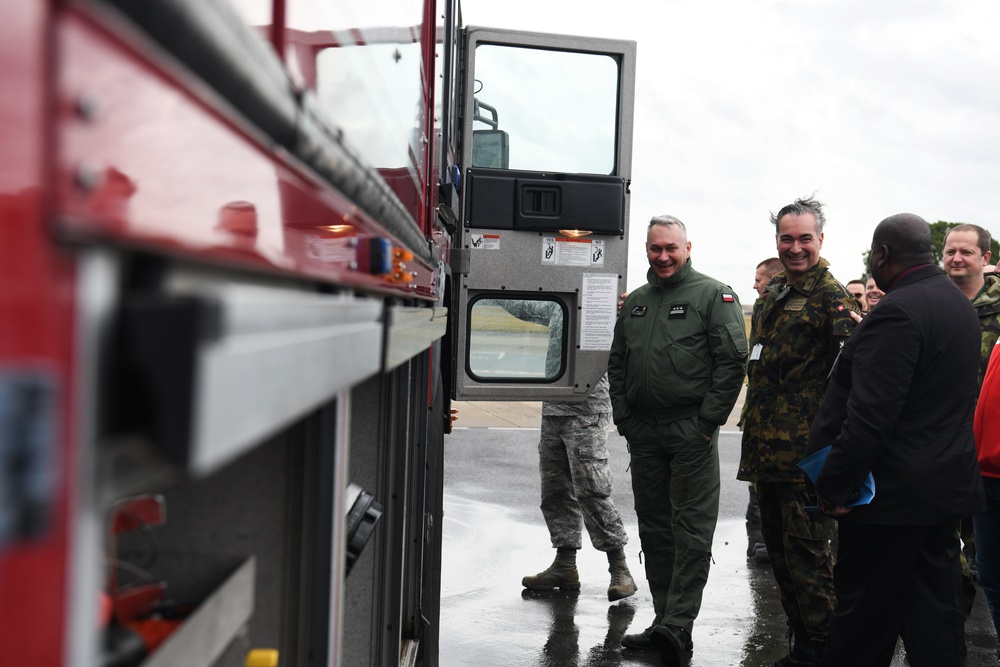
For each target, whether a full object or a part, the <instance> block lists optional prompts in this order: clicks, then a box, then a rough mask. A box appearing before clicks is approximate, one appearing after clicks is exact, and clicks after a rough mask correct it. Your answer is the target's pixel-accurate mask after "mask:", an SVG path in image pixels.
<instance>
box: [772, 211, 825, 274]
mask: <svg viewBox="0 0 1000 667" xmlns="http://www.w3.org/2000/svg"><path fill="white" fill-rule="evenodd" d="M776 239H777V248H778V258H779V259H780V260H781V265H782V266H784V267H785V275H786V276H788V279H789V280H796V279H797V278H799V277H801V276H802V275H803V274H804V273H805V272H806V271H808V270H809V269H811V268H812V267H814V266H816V265H817V264H818V263H819V251H820V250H821V249H822V248H823V234H822V233H821V232H820V231H819V225H818V224H817V222H816V216H815V215H813V214H812V213H804V214H802V215H795V214H793V213H786V214H785V215H783V216H781V220H779V221H778V234H777V237H776Z"/></svg>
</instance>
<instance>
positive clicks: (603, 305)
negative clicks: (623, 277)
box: [580, 273, 618, 350]
mask: <svg viewBox="0 0 1000 667" xmlns="http://www.w3.org/2000/svg"><path fill="white" fill-rule="evenodd" d="M617 292H618V276H617V275H615V274H613V273H585V274H583V289H582V290H581V293H580V306H581V309H580V349H581V350H610V349H611V340H612V338H614V335H615V310H616V309H617V307H618V294H617Z"/></svg>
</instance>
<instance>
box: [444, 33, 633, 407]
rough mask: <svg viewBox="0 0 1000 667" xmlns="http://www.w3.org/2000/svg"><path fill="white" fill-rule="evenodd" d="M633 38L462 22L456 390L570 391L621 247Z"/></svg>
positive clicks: (606, 325)
mask: <svg viewBox="0 0 1000 667" xmlns="http://www.w3.org/2000/svg"><path fill="white" fill-rule="evenodd" d="M635 53H636V45H635V43H634V42H630V41H617V40H607V39H593V38H580V37H569V36H560V35H548V34H536V33H529V32H518V31H506V30H494V29H489V28H468V29H467V31H466V35H465V49H464V57H465V63H464V64H465V77H466V78H465V80H464V81H463V83H462V86H463V120H462V122H463V127H462V136H463V137H466V138H467V140H466V141H464V142H463V144H462V153H461V160H462V164H463V165H465V167H464V168H463V170H462V176H463V178H462V188H463V212H462V225H461V228H460V229H459V231H458V233H457V234H456V241H455V247H454V249H453V253H452V274H453V285H454V286H455V288H456V289H455V299H454V300H455V317H454V318H453V320H452V326H453V327H454V329H453V332H452V333H453V336H454V339H455V341H456V345H455V348H454V354H455V360H454V368H455V371H456V376H457V377H456V378H455V385H454V387H455V390H454V397H455V399H456V400H519V401H534V400H551V401H567V402H573V401H580V400H583V398H584V397H585V396H586V395H587V394H588V393H589V392H590V390H591V389H593V387H594V386H595V385H596V384H597V383H598V382H599V381H600V379H601V377H602V376H603V375H604V373H605V372H606V370H607V361H608V350H609V349H610V346H611V338H612V335H613V332H614V325H615V320H616V317H617V301H618V295H619V294H621V293H622V291H624V288H625V275H626V261H627V257H628V237H629V234H628V212H629V183H630V181H631V163H632V117H633V98H634V94H635V91H634V89H635Z"/></svg>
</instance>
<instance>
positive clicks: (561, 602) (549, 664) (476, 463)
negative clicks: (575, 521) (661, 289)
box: [440, 428, 997, 667]
mask: <svg viewBox="0 0 1000 667" xmlns="http://www.w3.org/2000/svg"><path fill="white" fill-rule="evenodd" d="M537 442H538V429H525V428H520V429H518V428H513V429H509V428H456V429H455V432H454V433H453V434H452V435H450V436H446V439H445V500H444V502H445V508H444V510H445V516H444V554H443V573H442V590H441V595H442V600H441V628H440V637H441V639H440V664H441V665H442V666H444V667H452V666H455V665H476V666H484V667H493V666H498V667H499V666H503V667H507V666H510V667H514V666H518V667H520V666H523V667H529V666H532V667H534V666H537V667H583V666H587V667H596V666H603V665H627V666H631V665H659V664H660V661H659V654H658V653H656V652H643V651H635V650H630V649H623V648H622V647H621V638H622V636H623V635H625V634H626V633H627V632H639V631H641V630H642V629H644V628H645V627H647V626H648V625H649V624H650V623H651V622H652V620H653V605H652V599H651V598H650V596H649V592H648V590H646V588H647V587H646V585H645V574H644V569H643V565H641V564H640V562H639V551H640V548H639V536H638V529H637V524H636V518H635V511H634V509H633V506H632V489H631V479H630V475H629V474H628V473H627V472H626V466H627V464H628V455H627V452H626V449H625V441H624V439H623V438H621V437H620V436H618V435H617V434H615V433H614V432H612V434H611V436H610V437H609V441H608V448H609V451H610V453H611V459H612V469H613V471H614V476H615V477H614V483H615V489H614V496H613V498H614V501H615V503H616V505H617V506H618V509H619V511H620V512H621V514H622V518H623V520H624V522H625V528H626V530H627V532H628V535H629V543H628V545H627V546H626V547H625V551H626V554H627V555H628V559H629V568H630V570H631V571H632V575H633V577H634V578H635V580H636V584H637V585H638V586H639V591H638V592H637V593H636V594H635V595H634V596H632V597H630V598H626V599H624V600H620V601H618V602H614V603H609V602H608V600H607V586H608V579H609V577H608V572H607V570H608V563H607V558H606V557H605V555H604V554H603V553H600V552H598V551H596V550H595V549H594V548H593V547H592V546H591V545H590V543H589V539H588V538H587V537H586V533H584V547H583V548H582V549H581V550H580V551H579V553H578V556H577V567H578V569H579V571H580V580H581V583H582V587H581V590H580V591H577V592H573V593H569V592H561V591H559V590H555V591H552V592H547V593H532V592H530V591H526V590H525V589H523V588H522V587H521V577H523V576H524V575H527V574H535V573H537V572H539V571H541V570H543V569H545V568H546V567H547V566H548V565H549V564H550V563H551V561H552V558H553V557H554V555H555V551H554V550H553V549H552V548H551V546H550V543H549V538H548V532H547V531H546V529H545V524H544V521H543V520H542V516H541V512H540V510H539V509H538V501H539V480H538V461H537V459H538V457H537V450H536V446H537ZM739 442H740V434H739V433H738V432H729V431H724V432H723V433H722V435H721V436H720V445H719V449H720V462H721V466H720V467H721V475H722V496H721V502H720V511H719V525H718V528H717V530H716V533H715V543H714V545H713V559H714V562H713V565H712V570H711V574H710V577H709V581H708V585H707V587H706V588H705V594H704V601H703V603H702V609H701V613H700V615H699V617H698V619H697V621H696V622H695V626H694V632H693V634H692V638H693V641H694V657H693V659H692V661H691V666H692V667H736V666H747V667H758V666H760V665H769V664H770V663H772V662H774V661H775V660H777V659H779V658H781V657H782V656H784V655H785V654H786V653H787V652H788V645H787V640H786V638H785V622H784V614H783V612H782V610H781V606H780V603H779V602H778V593H777V590H776V589H775V586H774V579H773V576H772V575H771V571H770V566H769V565H767V564H763V565H756V564H754V563H753V562H748V560H747V558H746V550H747V535H746V525H745V513H746V506H747V493H748V492H747V485H746V483H744V482H739V481H737V480H736V467H737V464H738V462H739V449H740V445H739ZM891 567H892V564H891V563H886V568H887V572H888V571H889V570H890V569H891ZM966 642H967V644H968V646H969V658H968V662H967V665H968V667H980V666H983V667H985V666H986V665H996V664H997V662H996V661H995V660H994V659H993V650H995V647H996V639H995V635H994V633H993V628H992V624H991V623H990V619H989V614H988V612H987V610H986V606H985V603H984V602H983V596H982V593H981V592H980V593H979V594H978V595H977V598H976V605H975V609H974V611H973V614H972V617H971V618H970V619H969V621H968V622H967V623H966ZM991 647H992V648H991ZM903 655H904V654H903V651H902V649H898V650H897V653H896V657H895V658H894V660H893V663H892V664H893V666H897V665H898V666H902V665H905V664H906V663H905V662H904V658H903ZM845 667H849V666H845Z"/></svg>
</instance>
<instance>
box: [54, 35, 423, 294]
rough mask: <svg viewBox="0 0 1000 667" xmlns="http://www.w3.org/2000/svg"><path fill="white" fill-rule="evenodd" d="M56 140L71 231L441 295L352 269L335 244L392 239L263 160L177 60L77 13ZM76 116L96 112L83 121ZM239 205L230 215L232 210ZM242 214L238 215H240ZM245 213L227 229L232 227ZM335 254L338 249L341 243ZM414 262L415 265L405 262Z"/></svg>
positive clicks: (299, 177)
mask: <svg viewBox="0 0 1000 667" xmlns="http://www.w3.org/2000/svg"><path fill="white" fill-rule="evenodd" d="M58 39H59V42H60V54H61V58H60V62H59V68H58V72H59V82H58V94H59V98H60V110H61V111H60V113H61V117H60V121H61V123H60V134H59V150H58V154H57V173H56V178H57V181H56V182H57V195H58V211H57V213H58V217H59V222H60V229H61V230H62V231H63V232H64V233H65V234H67V235H71V236H84V237H88V238H103V239H110V240H115V241H120V242H124V243H129V244H135V245H141V246H147V247H156V248H160V249H162V250H164V251H166V252H173V253H177V254H181V255H186V256H193V257H197V258H199V259H201V260H204V261H209V262H218V263H229V264H240V265H244V266H248V267H254V268H258V269H262V270H270V271H280V272H284V273H292V274H298V275H303V276H309V277H314V278H318V279H322V280H325V281H331V282H336V283H342V284H345V285H351V286H357V287H361V288H367V289H373V290H376V291H383V292H404V293H406V294H408V295H416V296H422V297H425V298H426V297H429V296H432V295H433V294H434V292H435V290H436V289H437V288H436V287H435V284H434V281H433V279H434V275H433V274H432V271H431V267H429V266H426V265H424V264H423V263H422V262H411V266H410V267H409V268H410V270H411V271H412V272H414V273H415V277H414V279H413V280H412V281H409V282H407V281H402V282H400V281H399V280H398V279H397V278H394V277H393V276H392V275H380V276H372V275H365V274H362V273H360V272H358V271H355V270H353V269H352V268H351V267H352V265H353V264H352V263H353V261H354V259H353V258H352V257H351V255H350V253H348V252H346V251H343V252H340V251H338V252H330V251H328V249H327V248H326V247H325V244H328V243H329V241H328V240H329V239H330V238H338V239H342V241H341V243H342V244H344V245H346V241H344V239H347V238H363V237H388V236H389V235H388V234H387V233H386V232H385V231H384V230H383V229H382V228H381V227H379V226H378V225H377V224H376V223H375V222H374V221H372V220H371V219H370V218H369V217H367V216H366V215H365V214H364V213H363V212H361V211H360V210H358V208H357V207H356V206H354V205H353V204H352V203H351V202H350V201H347V200H346V199H344V198H343V197H342V196H340V195H339V194H338V193H336V192H335V191H334V190H332V189H330V188H327V187H324V186H323V185H321V184H320V182H319V181H318V180H315V179H311V178H310V177H309V175H308V173H307V172H305V171H300V170H298V169H297V167H296V166H295V164H294V163H292V162H288V161H287V160H286V161H283V160H282V159H281V158H282V153H281V151H278V152H273V153H269V152H268V151H267V150H266V149H265V147H264V145H263V142H262V141H261V140H259V138H257V137H255V135H254V133H253V131H252V129H250V128H246V127H245V126H243V125H241V122H240V120H239V119H238V118H237V117H235V116H232V115H227V113H228V112H227V110H226V107H225V106H224V105H223V104H214V103H211V104H210V103H207V101H213V98H212V96H211V94H210V92H208V93H207V98H205V99H203V98H201V97H197V96H196V95H195V94H194V93H192V92H191V91H192V90H197V91H203V86H202V84H200V83H199V82H198V81H196V80H194V79H193V77H191V76H190V75H189V74H188V73H186V72H184V71H181V70H179V69H175V68H173V66H172V64H171V63H169V62H167V61H163V62H153V61H150V60H146V59H144V58H141V57H138V56H139V54H137V53H136V52H135V51H134V50H132V49H130V48H129V47H128V45H126V44H125V43H123V42H121V41H120V40H119V39H117V38H116V37H115V36H113V35H110V34H109V33H107V32H106V31H104V30H102V29H101V27H100V26H98V25H96V24H92V23H90V22H88V21H87V20H85V19H83V18H82V17H70V20H67V21H66V22H65V23H64V24H62V25H61V26H60V27H59V33H58ZM81 104H82V106H83V107H84V108H87V109H93V110H94V111H93V112H92V113H80V112H79V109H80V107H81ZM234 209H235V210H234ZM234 213H238V215H234ZM240 216H243V217H244V218H249V222H248V223H247V220H246V219H244V223H247V224H243V223H240V224H238V225H237V226H239V227H240V228H241V229H242V232H239V231H235V230H234V227H233V226H232V224H230V222H228V221H230V220H232V219H233V218H234V217H240ZM338 250H343V248H338ZM414 264H415V265H416V266H413V265H414Z"/></svg>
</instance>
